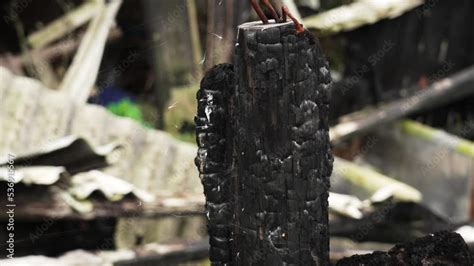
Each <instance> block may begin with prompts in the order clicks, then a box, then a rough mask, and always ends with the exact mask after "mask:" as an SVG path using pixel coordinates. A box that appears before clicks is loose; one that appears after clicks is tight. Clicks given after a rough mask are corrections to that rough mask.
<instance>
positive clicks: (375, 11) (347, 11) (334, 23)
mask: <svg viewBox="0 0 474 266" xmlns="http://www.w3.org/2000/svg"><path fill="white" fill-rule="evenodd" d="M423 2H424V1H423V0H404V1H400V0H384V1H380V0H358V1H355V2H353V3H351V4H348V5H343V6H340V7H337V8H334V9H331V10H328V11H326V12H323V13H321V14H318V15H314V16H310V17H307V18H305V19H304V21H303V24H304V25H305V26H306V27H307V28H309V29H311V30H315V31H317V32H318V33H319V34H334V33H337V32H341V31H349V30H353V29H355V28H358V27H361V26H363V25H367V24H373V23H376V22H378V21H380V20H382V19H391V18H395V17H398V16H400V15H402V14H403V13H405V12H406V11H409V10H412V9H413V8H415V7H417V6H419V5H421V4H423Z"/></svg>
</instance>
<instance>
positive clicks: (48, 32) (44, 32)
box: [27, 0, 103, 49]
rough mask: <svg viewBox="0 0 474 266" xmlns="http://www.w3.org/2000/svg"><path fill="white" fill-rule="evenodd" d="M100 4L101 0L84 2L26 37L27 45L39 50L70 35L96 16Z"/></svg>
mask: <svg viewBox="0 0 474 266" xmlns="http://www.w3.org/2000/svg"><path fill="white" fill-rule="evenodd" d="M101 2H103V0H93V1H86V2H85V3H84V4H82V5H81V6H79V7H78V8H76V9H75V10H73V11H71V12H69V13H67V14H65V15H64V16H62V17H60V18H58V19H56V20H54V21H53V22H51V23H49V24H48V25H46V26H45V27H44V28H42V29H40V30H38V31H36V32H33V33H32V34H30V35H29V36H28V37H27V40H28V43H29V44H30V46H31V47H32V48H33V49H40V48H43V47H45V46H47V45H48V44H50V43H52V42H54V41H56V40H58V39H60V38H62V37H63V36H64V35H66V34H68V33H71V32H72V31H74V30H75V29H77V28H78V27H80V26H82V25H84V24H85V23H87V22H88V21H89V20H91V19H92V18H93V17H94V16H95V15H96V14H97V12H98V11H99V10H100V6H101V5H102V4H101Z"/></svg>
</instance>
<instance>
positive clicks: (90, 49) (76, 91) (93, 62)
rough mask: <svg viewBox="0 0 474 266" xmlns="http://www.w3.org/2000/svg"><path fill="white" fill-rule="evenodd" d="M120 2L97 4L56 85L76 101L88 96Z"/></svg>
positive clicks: (85, 99)
mask: <svg viewBox="0 0 474 266" xmlns="http://www.w3.org/2000/svg"><path fill="white" fill-rule="evenodd" d="M121 4H122V0H112V1H109V2H108V4H104V5H100V7H99V11H98V12H97V13H96V17H95V18H94V19H93V20H92V21H91V23H90V25H89V28H88V29H87V32H86V34H85V36H84V38H83V40H82V42H81V45H80V46H79V50H78V51H77V54H76V55H75V57H74V60H73V62H72V65H71V66H70V67H69V68H68V70H67V72H66V75H65V76H64V79H63V80H62V82H61V84H60V85H59V90H60V91H64V92H65V93H66V94H68V95H69V96H70V97H71V99H73V100H74V101H75V102H76V103H80V104H82V103H85V102H86V101H87V99H88V98H89V95H90V92H91V90H92V89H93V86H94V84H95V81H96V79H97V75H98V72H99V67H100V62H101V61H102V55H103V52H104V48H105V43H106V41H107V36H108V35H109V31H110V29H111V27H112V25H113V23H114V21H115V16H116V14H117V12H118V10H119V8H120V6H121ZM96 8H98V7H96Z"/></svg>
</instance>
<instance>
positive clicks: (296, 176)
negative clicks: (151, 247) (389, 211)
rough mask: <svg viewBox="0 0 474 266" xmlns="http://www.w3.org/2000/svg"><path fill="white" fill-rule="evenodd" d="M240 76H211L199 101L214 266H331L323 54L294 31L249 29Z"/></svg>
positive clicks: (227, 72) (240, 48) (239, 57)
mask: <svg viewBox="0 0 474 266" xmlns="http://www.w3.org/2000/svg"><path fill="white" fill-rule="evenodd" d="M234 71H235V78H234V76H233V72H232V68H231V67H230V66H229V65H220V66H217V67H215V68H213V69H211V70H210V71H209V72H208V73H207V74H206V76H205V77H204V79H203V81H202V83H201V89H200V91H199V92H198V101H199V106H198V115H197V117H196V127H197V129H196V130H197V142H198V144H199V152H198V157H197V159H196V163H197V165H198V168H199V170H200V173H201V179H202V183H203V185H204V191H205V194H206V198H207V208H208V212H209V234H210V239H211V240H210V243H211V251H210V256H211V261H212V262H213V264H214V265H219V264H223V263H228V262H230V263H231V264H233V265H283V264H288V265H328V263H329V236H328V202H327V198H328V189H329V176H330V174H331V171H332V155H331V151H330V144H329V135H328V111H329V106H328V104H329V99H328V88H329V85H330V83H331V77H330V74H329V69H328V66H327V62H326V59H325V58H324V56H323V54H322V52H321V50H320V47H319V44H318V43H317V40H316V39H314V38H313V37H312V36H311V35H310V34H309V33H308V32H304V33H302V34H296V31H295V27H294V25H293V23H283V24H269V25H264V26H263V25H261V24H260V23H248V24H244V25H242V26H240V27H239V34H238V40H237V44H236V56H235V70H234ZM233 81H234V83H233V85H230V84H232V82H233Z"/></svg>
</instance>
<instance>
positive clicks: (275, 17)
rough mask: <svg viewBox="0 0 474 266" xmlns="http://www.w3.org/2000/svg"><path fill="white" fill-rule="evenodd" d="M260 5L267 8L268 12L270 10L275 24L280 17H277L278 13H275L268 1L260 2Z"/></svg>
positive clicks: (261, 0)
mask: <svg viewBox="0 0 474 266" xmlns="http://www.w3.org/2000/svg"><path fill="white" fill-rule="evenodd" d="M260 2H261V3H263V5H264V6H266V7H267V8H268V10H270V13H271V14H272V17H273V19H274V20H275V22H278V21H279V20H280V16H279V15H278V13H277V12H276V11H275V9H274V8H273V6H272V4H271V3H270V1H269V0H260Z"/></svg>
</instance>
